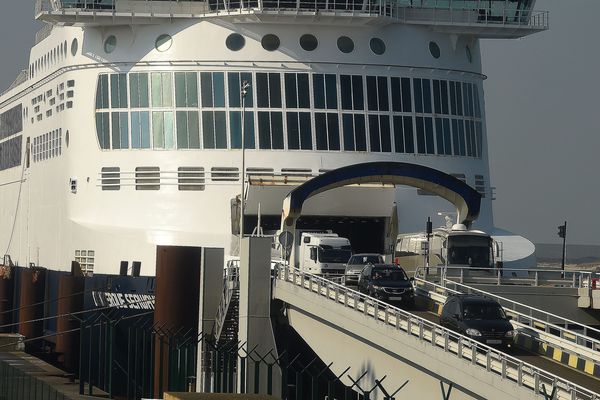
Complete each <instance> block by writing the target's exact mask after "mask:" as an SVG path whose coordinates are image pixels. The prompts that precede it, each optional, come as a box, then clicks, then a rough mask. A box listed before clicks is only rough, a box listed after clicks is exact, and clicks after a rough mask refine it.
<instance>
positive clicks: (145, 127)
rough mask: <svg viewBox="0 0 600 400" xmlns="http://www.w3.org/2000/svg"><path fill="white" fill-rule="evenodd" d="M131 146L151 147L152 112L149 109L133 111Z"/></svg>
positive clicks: (139, 147) (137, 147)
mask: <svg viewBox="0 0 600 400" xmlns="http://www.w3.org/2000/svg"><path fill="white" fill-rule="evenodd" d="M131 147H132V148H134V149H149V148H150V113H149V112H148V111H141V112H139V111H138V112H136V111H132V112H131Z"/></svg>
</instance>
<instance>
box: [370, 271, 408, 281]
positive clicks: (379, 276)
mask: <svg viewBox="0 0 600 400" xmlns="http://www.w3.org/2000/svg"><path fill="white" fill-rule="evenodd" d="M372 276H373V281H374V282H402V281H407V280H408V276H406V273H405V272H404V270H402V269H399V268H385V269H383V268H381V269H379V268H377V269H373V275H372Z"/></svg>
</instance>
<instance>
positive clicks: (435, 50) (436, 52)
mask: <svg viewBox="0 0 600 400" xmlns="http://www.w3.org/2000/svg"><path fill="white" fill-rule="evenodd" d="M429 53H431V56H432V57H433V58H440V55H441V53H440V46H438V44H437V43H436V42H429Z"/></svg>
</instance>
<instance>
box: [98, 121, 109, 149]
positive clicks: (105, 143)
mask: <svg viewBox="0 0 600 400" xmlns="http://www.w3.org/2000/svg"><path fill="white" fill-rule="evenodd" d="M109 118H110V117H109V113H103V112H100V113H96V134H97V136H98V144H99V145H100V148H101V149H104V150H106V149H109V148H110V123H109Z"/></svg>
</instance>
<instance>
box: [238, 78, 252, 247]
mask: <svg viewBox="0 0 600 400" xmlns="http://www.w3.org/2000/svg"><path fill="white" fill-rule="evenodd" d="M248 90H250V83H249V82H248V81H242V86H241V88H240V95H241V98H242V193H241V194H240V250H239V253H240V257H241V255H242V239H243V238H244V195H245V193H246V138H245V130H246V126H245V125H246V121H245V115H244V114H246V95H247V94H248Z"/></svg>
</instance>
